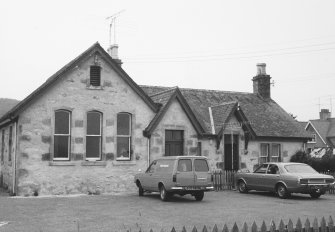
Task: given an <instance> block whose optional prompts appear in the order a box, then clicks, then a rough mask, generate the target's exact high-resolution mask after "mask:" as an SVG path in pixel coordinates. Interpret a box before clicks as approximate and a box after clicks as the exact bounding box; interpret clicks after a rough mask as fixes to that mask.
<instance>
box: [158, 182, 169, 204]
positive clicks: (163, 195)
mask: <svg viewBox="0 0 335 232" xmlns="http://www.w3.org/2000/svg"><path fill="white" fill-rule="evenodd" d="M159 196H160V198H161V200H162V201H168V200H169V193H168V192H167V191H166V189H165V187H164V185H163V184H162V185H161V186H160V188H159Z"/></svg>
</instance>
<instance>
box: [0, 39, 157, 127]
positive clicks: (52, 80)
mask: <svg viewBox="0 0 335 232" xmlns="http://www.w3.org/2000/svg"><path fill="white" fill-rule="evenodd" d="M97 52H98V53H99V54H100V55H101V56H102V57H103V58H104V59H105V60H106V62H108V63H109V65H110V66H111V67H112V68H113V69H114V71H115V72H117V73H118V74H119V75H120V77H121V78H122V79H123V80H124V81H125V82H126V83H127V84H128V85H129V86H130V87H131V88H132V89H133V90H134V91H135V92H136V93H137V94H138V95H139V96H140V97H141V98H142V99H143V100H144V102H146V103H147V104H148V106H149V107H150V108H151V109H152V110H153V111H155V112H156V111H157V110H158V107H157V105H156V104H155V103H154V102H153V101H152V100H151V98H150V97H149V96H148V95H147V94H146V93H145V92H144V91H143V90H142V89H141V88H140V87H139V86H138V85H137V84H136V83H135V82H134V81H133V80H132V79H131V78H130V76H129V75H128V74H127V73H126V72H125V71H124V70H123V69H122V68H121V66H120V65H119V64H118V63H117V62H116V61H115V60H113V59H112V57H111V56H110V55H109V54H108V53H107V52H106V51H105V50H104V49H103V48H102V47H101V46H100V44H99V43H98V42H96V43H95V44H93V45H92V46H91V47H89V48H88V49H87V50H86V51H84V52H83V53H82V54H80V55H79V56H78V57H76V58H75V59H73V60H72V61H70V62H69V63H68V64H66V65H65V66H64V67H63V68H61V69H60V70H59V71H57V72H56V73H55V74H54V75H52V76H51V77H49V78H48V79H47V80H46V81H45V82H44V83H43V84H42V85H41V86H40V87H39V88H37V89H36V90H35V91H34V92H32V93H31V94H30V95H29V96H28V97H26V98H25V99H24V100H22V101H21V102H20V103H19V104H17V105H16V106H15V107H14V108H12V109H11V110H10V111H8V112H7V113H6V114H5V115H3V116H2V117H1V118H0V124H1V122H2V121H4V120H6V119H8V118H11V119H12V118H13V117H16V116H17V115H18V114H19V112H20V111H21V110H23V109H24V108H25V107H26V106H27V104H28V103H29V102H30V101H32V100H34V99H35V97H37V96H38V95H40V94H41V93H42V92H44V91H45V90H46V89H48V87H49V86H51V85H52V84H53V83H55V82H56V81H57V80H58V79H60V78H62V77H63V75H64V74H65V73H66V72H67V71H69V70H71V68H73V67H75V66H76V65H77V64H78V63H79V62H80V61H82V60H83V59H85V58H86V57H88V56H92V55H94V54H96V53H97Z"/></svg>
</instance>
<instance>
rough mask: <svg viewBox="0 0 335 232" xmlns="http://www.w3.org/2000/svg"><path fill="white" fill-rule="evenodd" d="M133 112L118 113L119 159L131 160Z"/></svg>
mask: <svg viewBox="0 0 335 232" xmlns="http://www.w3.org/2000/svg"><path fill="white" fill-rule="evenodd" d="M130 142H131V114H129V113H119V114H118V115H117V145H116V146H117V158H116V159H117V160H130V148H131V143H130Z"/></svg>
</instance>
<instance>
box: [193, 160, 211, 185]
mask: <svg viewBox="0 0 335 232" xmlns="http://www.w3.org/2000/svg"><path fill="white" fill-rule="evenodd" d="M193 166H194V174H195V178H194V185H195V186H198V187H199V186H203V187H205V186H208V185H209V184H210V182H211V178H212V176H211V172H210V171H209V166H208V163H207V160H206V159H194V165H193Z"/></svg>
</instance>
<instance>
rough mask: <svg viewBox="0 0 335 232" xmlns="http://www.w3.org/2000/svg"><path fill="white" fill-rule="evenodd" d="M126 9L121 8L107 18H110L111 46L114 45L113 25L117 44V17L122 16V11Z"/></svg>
mask: <svg viewBox="0 0 335 232" xmlns="http://www.w3.org/2000/svg"><path fill="white" fill-rule="evenodd" d="M124 11H125V10H121V11H119V12H117V13H115V14H113V15H111V16H109V17H107V18H106V20H110V24H109V46H111V45H112V27H113V26H114V41H113V44H116V19H117V18H118V17H119V16H120V14H121V13H122V12H124Z"/></svg>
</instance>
